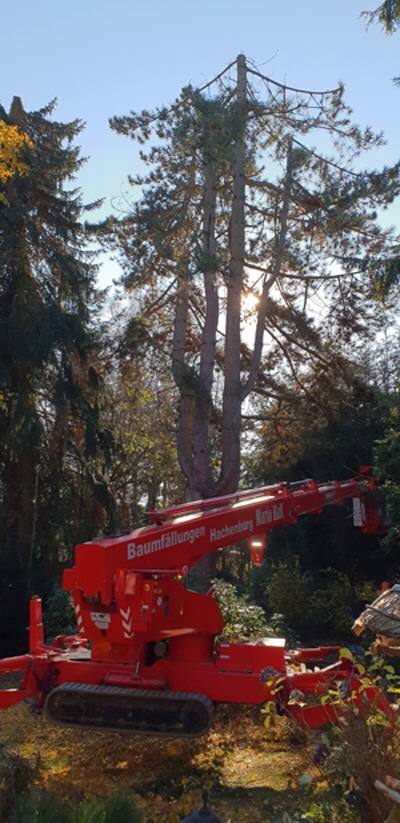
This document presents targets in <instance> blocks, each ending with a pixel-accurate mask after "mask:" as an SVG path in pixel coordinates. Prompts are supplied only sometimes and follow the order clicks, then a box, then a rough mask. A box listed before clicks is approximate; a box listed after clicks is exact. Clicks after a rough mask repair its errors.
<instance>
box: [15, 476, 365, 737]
mask: <svg viewBox="0 0 400 823" xmlns="http://www.w3.org/2000/svg"><path fill="white" fill-rule="evenodd" d="M351 500H353V501H356V503H357V505H356V510H355V514H356V525H358V526H360V527H361V528H362V529H363V530H364V531H367V532H369V533H377V531H378V529H379V512H378V506H377V503H376V498H375V483H374V480H373V479H372V478H370V477H368V476H367V475H365V477H360V478H359V479H356V480H349V481H344V482H331V483H324V484H322V485H317V484H316V483H315V482H314V481H312V480H306V481H302V482H301V483H298V484H292V485H288V484H286V483H281V484H278V485H275V486H265V487H262V488H259V489H256V490H251V491H245V492H239V493H238V494H234V495H229V496H225V497H220V498H212V499H209V500H204V501H197V502H194V503H187V504H183V505H182V506H175V507H172V508H168V509H164V510H161V511H154V512H151V513H150V525H148V526H146V527H145V528H141V529H137V530H135V531H132V532H131V533H129V534H126V535H123V536H120V537H114V538H112V537H110V538H106V539H102V540H96V541H92V542H89V543H84V544H82V545H79V546H77V547H76V550H75V565H74V566H73V568H72V569H68V570H66V571H65V572H64V578H63V588H64V589H67V590H68V591H71V593H72V597H73V601H74V607H75V612H76V617H77V623H78V634H77V635H75V636H73V637H59V638H56V640H55V641H54V642H53V644H52V646H46V645H45V644H44V642H43V627H42V622H41V609H40V601H39V600H38V599H37V598H34V599H33V600H32V603H31V627H30V652H29V654H27V655H23V656H22V657H19V658H9V659H8V660H3V661H0V673H6V672H7V673H10V672H17V671H21V672H22V680H21V683H20V686H19V688H18V689H14V690H3V691H1V690H0V708H7V707H8V706H11V705H13V704H14V703H16V702H18V701H19V700H23V699H25V698H27V697H34V698H35V701H36V708H38V709H39V710H40V709H42V708H44V710H45V713H46V715H47V717H48V718H49V719H50V720H53V721H55V722H58V723H62V724H64V725H70V726H79V727H90V728H95V729H109V730H112V729H116V730H118V731H130V732H135V733H139V734H140V733H141V734H151V735H175V736H176V735H178V736H193V735H199V734H203V733H204V732H205V731H206V730H207V728H208V727H209V725H210V722H211V717H212V708H213V703H214V702H234V703H246V704H256V705H261V704H263V703H265V702H266V701H267V700H271V699H273V700H278V698H279V700H278V702H279V705H280V707H281V708H283V710H285V707H286V706H287V705H288V703H289V700H290V704H291V712H292V714H294V715H296V718H297V719H298V721H299V722H301V723H305V724H306V725H318V724H320V723H324V722H328V721H329V720H330V719H332V718H331V715H330V710H329V707H327V706H326V704H325V703H324V704H323V705H322V704H321V706H317V707H315V706H312V707H310V711H308V709H305V708H303V706H301V707H300V706H299V707H298V708H297V713H296V704H295V703H294V702H293V700H292V699H291V695H292V693H293V690H294V689H296V688H297V687H298V686H299V687H301V690H302V693H303V694H309V695H315V694H318V693H319V692H324V691H325V690H326V689H327V688H330V687H331V686H332V683H333V682H337V681H338V680H339V681H340V680H343V679H349V678H350V677H354V673H352V667H351V665H349V661H348V660H347V659H346V660H344V661H343V660H340V659H339V658H338V654H337V652H338V650H337V649H313V650H297V652H292V653H290V654H285V641H284V640H283V639H280V638H258V639H256V640H243V641H238V642H228V641H224V640H223V639H221V635H223V627H224V623H223V619H222V616H221V613H220V610H219V607H218V605H217V602H216V600H215V599H214V598H213V597H212V592H211V591H210V592H209V593H208V595H202V594H199V593H197V592H193V591H190V590H188V589H185V588H184V587H183V586H182V582H181V579H180V578H181V577H182V576H183V575H185V574H186V572H187V571H188V569H189V568H191V567H192V566H193V565H195V564H196V563H197V562H198V561H199V560H200V559H201V558H202V557H203V556H204V555H206V554H207V553H209V552H212V551H214V550H216V549H219V548H222V547H224V546H227V545H230V544H232V543H235V542H237V541H239V540H243V539H247V540H248V541H249V545H250V548H251V550H252V555H253V557H254V558H255V559H256V561H257V562H260V561H261V559H262V550H263V546H264V544H265V536H266V534H267V532H268V531H269V530H270V529H273V528H276V527H277V526H287V525H290V524H293V523H296V521H297V518H298V517H299V516H301V515H303V514H307V513H318V512H321V511H322V510H323V508H324V507H325V506H327V505H332V504H333V505H343V503H344V502H345V501H346V503H347V502H349V503H350V501H351ZM89 646H90V650H89ZM332 654H333V655H334V656H336V660H335V662H334V663H333V664H332V665H330V666H326V667H325V668H322V669H321V668H319V669H318V671H316V670H315V671H314V670H313V669H312V668H311V669H310V668H309V667H310V665H312V664H313V663H318V664H321V662H327V660H328V656H332ZM299 667H300V668H299ZM300 669H301V671H300ZM277 678H278V681H279V683H280V686H279V688H278V689H277V686H276V682H277ZM352 690H353V692H354V689H352ZM277 695H278V696H277ZM307 712H308V713H307Z"/></svg>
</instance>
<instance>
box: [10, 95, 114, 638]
mask: <svg viewBox="0 0 400 823" xmlns="http://www.w3.org/2000/svg"><path fill="white" fill-rule="evenodd" d="M53 109H54V104H53V103H52V104H50V105H49V106H47V107H45V108H43V109H41V110H40V111H37V112H31V113H27V112H25V111H24V108H23V105H22V102H21V100H20V99H19V98H17V97H16V98H14V100H13V103H12V106H11V109H10V112H9V113H7V112H6V111H5V110H4V109H3V108H0V123H2V124H3V129H4V128H12V127H15V128H18V129H19V131H20V132H21V133H23V134H24V135H26V136H27V140H28V141H29V142H26V144H25V145H24V147H22V149H21V152H20V159H21V161H23V164H24V173H23V174H20V173H18V169H17V170H16V173H15V174H14V175H12V176H9V177H8V178H7V179H6V180H3V181H1V182H0V193H1V194H2V195H3V196H4V199H3V201H2V202H1V203H0V533H1V549H0V581H1V582H0V604H1V606H0V617H1V620H0V624H1V626H2V627H3V626H4V625H5V621H4V616H5V615H7V617H8V618H9V616H10V615H12V617H13V621H12V622H13V628H14V632H15V634H14V636H11V635H10V633H9V619H8V620H7V622H6V625H8V638H7V640H8V641H9V643H10V646H11V647H12V648H13V651H14V652H15V649H16V643H17V644H21V646H22V648H24V647H25V643H26V638H25V626H26V623H27V615H26V608H27V603H28V597H29V595H30V593H31V592H32V591H33V590H34V591H38V588H39V590H40V582H41V579H42V578H48V577H49V576H53V577H55V576H57V574H58V573H59V569H60V563H61V561H62V560H65V558H66V556H67V555H69V553H70V551H71V548H72V545H71V539H72V541H73V542H76V539H77V538H78V537H79V536H82V538H83V537H87V533H88V523H90V524H91V529H92V532H93V531H95V532H96V531H97V530H98V529H99V528H101V527H102V526H103V524H104V520H105V519H106V516H105V512H104V509H103V513H102V514H101V516H100V520H99V521H98V522H97V524H95V520H96V518H95V513H94V511H93V508H97V509H98V510H100V508H101V507H100V505H97V504H96V485H97V484H98V482H99V481H98V479H97V477H96V470H97V471H98V470H99V469H98V467H99V464H97V466H96V461H97V460H98V458H99V455H102V461H103V463H104V460H105V459H106V456H108V455H109V454H110V438H109V436H108V434H107V432H106V431H103V430H102V429H101V427H100V425H99V400H98V396H99V386H100V376H99V372H98V369H97V361H96V358H97V352H98V350H99V342H98V338H97V334H96V333H95V331H94V325H92V320H91V318H90V312H93V311H94V310H95V309H96V305H97V303H98V298H97V295H96V290H95V275H96V266H95V264H94V260H93V256H92V253H91V252H89V251H88V250H87V238H86V233H85V226H84V224H83V222H82V218H83V214H84V212H85V207H84V205H83V203H82V201H81V196H80V194H79V192H78V191H77V190H75V189H73V188H72V189H69V188H68V186H69V185H70V183H71V181H72V180H73V178H74V175H75V174H76V172H77V171H78V169H79V168H80V167H81V164H82V162H83V160H82V158H80V155H79V149H78V148H77V147H76V146H75V145H74V141H75V139H76V137H77V136H78V135H79V133H80V131H81V129H82V127H83V124H82V123H80V122H79V121H74V122H72V123H66V124H64V123H60V122H57V121H55V120H53V119H51V115H52V112H53ZM100 465H101V463H100ZM99 513H100V512H99ZM85 519H86V520H87V523H86V524H85V525H83V521H84V520H85ZM76 524H80V528H81V534H79V526H78V528H76ZM94 524H95V526H94ZM93 526H94V528H93ZM3 631H4V629H2V630H1V635H2V634H3ZM1 640H2V642H4V641H5V638H4V637H3V636H1Z"/></svg>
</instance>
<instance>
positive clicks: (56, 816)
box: [2, 789, 141, 823]
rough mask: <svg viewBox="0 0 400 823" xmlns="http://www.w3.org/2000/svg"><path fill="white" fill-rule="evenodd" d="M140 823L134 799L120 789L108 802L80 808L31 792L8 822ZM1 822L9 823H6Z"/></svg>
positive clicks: (93, 802)
mask: <svg viewBox="0 0 400 823" xmlns="http://www.w3.org/2000/svg"><path fill="white" fill-rule="evenodd" d="M34 820H37V821H40V823H140V821H141V815H140V812H139V811H138V808H137V805H136V801H135V798H134V796H133V795H132V794H131V793H130V792H128V791H127V790H124V789H120V790H118V791H117V792H116V793H115V794H114V795H112V796H111V797H110V798H109V799H108V800H105V801H104V800H97V799H92V800H82V801H81V803H80V804H79V806H78V807H77V808H75V807H74V806H72V805H71V804H70V803H67V802H66V801H64V800H61V799H59V798H58V797H56V796H55V795H53V794H50V793H49V792H45V791H36V792H32V793H31V794H29V795H27V796H26V795H25V796H23V797H22V798H20V799H19V801H18V811H17V815H16V816H14V817H9V818H8V821H9V823H14V821H15V823H17V821H18V823H32V821H34ZM8 821H7V823H8ZM2 823H6V822H5V820H4V822H3V821H2Z"/></svg>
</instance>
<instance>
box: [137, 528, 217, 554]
mask: <svg viewBox="0 0 400 823" xmlns="http://www.w3.org/2000/svg"><path fill="white" fill-rule="evenodd" d="M205 533H206V530H205V526H199V527H198V528H197V529H186V530H185V531H177V530H174V531H172V532H163V534H160V537H157V538H156V539H155V540H149V541H148V542H147V543H133V542H132V543H128V546H127V552H128V560H134V558H135V557H143V555H145V554H153V552H160V551H162V550H163V549H170V548H171V547H173V546H179V545H180V544H181V543H194V542H195V540H198V539H199V537H204V536H205Z"/></svg>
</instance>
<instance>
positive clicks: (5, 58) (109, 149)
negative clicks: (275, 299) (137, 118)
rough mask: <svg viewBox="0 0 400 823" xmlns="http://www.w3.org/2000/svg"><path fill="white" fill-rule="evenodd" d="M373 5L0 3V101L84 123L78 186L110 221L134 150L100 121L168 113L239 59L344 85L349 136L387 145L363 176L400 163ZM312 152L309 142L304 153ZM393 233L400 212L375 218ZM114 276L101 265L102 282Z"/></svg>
mask: <svg viewBox="0 0 400 823" xmlns="http://www.w3.org/2000/svg"><path fill="white" fill-rule="evenodd" d="M378 3H379V0H334V2H332V0H329V2H328V0H68V2H66V0H0V20H1V33H2V37H1V43H2V45H1V50H0V78H1V87H0V102H1V104H2V105H3V106H4V108H5V109H6V110H8V109H9V107H10V105H11V101H12V98H13V96H14V95H18V96H19V97H21V98H22V101H23V104H24V107H25V109H26V110H27V111H34V110H37V109H39V108H41V107H42V106H44V105H46V104H47V103H48V102H49V101H50V100H53V99H54V98H57V101H58V103H57V108H56V109H55V111H54V113H53V117H54V118H56V119H58V120H61V121H64V122H66V121H70V120H75V119H76V118H80V119H81V120H83V121H84V122H85V123H86V127H85V130H84V131H83V132H82V134H81V135H80V136H79V144H80V146H81V148H82V154H83V156H85V157H87V158H88V160H87V163H86V164H85V166H84V167H83V168H82V170H81V172H80V174H79V177H78V179H77V184H78V185H79V186H80V188H81V189H82V195H83V199H84V201H85V202H92V201H94V200H97V199H98V198H104V203H103V206H102V208H101V210H99V211H98V212H96V213H92V215H91V218H93V217H98V218H100V217H105V216H106V215H107V214H110V213H112V211H113V203H114V204H115V203H116V202H117V200H118V198H119V196H120V193H121V192H122V191H124V190H126V189H127V184H126V181H127V176H128V174H132V173H136V172H137V171H138V170H139V169H140V165H139V160H138V148H137V146H136V144H135V143H134V142H132V141H131V140H130V139H129V138H127V137H123V136H120V135H117V134H116V133H114V132H112V131H111V129H110V127H109V123H108V120H109V118H110V117H112V116H114V115H126V114H128V113H129V112H130V111H139V110H141V109H142V108H146V109H153V108H155V107H156V106H160V105H164V104H165V105H168V104H169V103H171V102H172V101H173V100H174V98H175V97H176V96H177V95H178V94H179V92H180V90H181V88H182V87H183V86H185V85H187V84H188V83H189V82H190V83H192V85H194V86H202V85H203V84H205V83H206V82H208V81H210V80H212V78H213V77H214V76H215V75H217V74H219V72H220V71H222V70H223V69H224V68H225V66H227V65H228V64H229V63H230V62H232V60H234V59H235V58H236V56H237V55H238V54H239V53H244V54H245V55H246V57H247V58H248V60H250V61H252V62H253V63H254V64H256V66H257V67H258V68H259V69H260V71H261V72H262V73H263V74H266V75H268V76H269V77H272V78H273V79H274V80H276V81H278V82H283V83H286V84H287V85H291V86H297V87H298V86H300V87H301V88H312V89H317V90H323V89H332V88H335V86H336V85H337V82H338V81H339V80H340V81H343V82H344V84H345V88H346V94H345V100H346V102H347V103H348V104H349V105H350V106H351V108H352V109H353V119H354V121H355V122H356V123H357V124H359V125H360V126H366V125H370V126H371V127H372V128H373V129H374V130H375V131H377V132H380V131H383V132H384V133H385V136H386V140H387V144H386V145H385V146H384V147H382V148H380V149H374V150H373V151H372V152H369V153H368V155H366V156H365V161H364V166H365V168H379V167H381V166H383V165H385V164H390V163H394V162H396V161H397V160H398V159H399V158H400V141H399V133H400V129H399V125H400V122H399V121H400V117H399V113H400V88H397V87H396V86H395V85H394V84H393V82H392V78H393V77H395V76H396V75H400V31H399V33H398V34H394V35H392V36H387V35H385V33H384V32H383V30H382V28H381V27H380V26H379V25H372V26H369V27H367V24H366V20H365V19H362V18H361V17H360V14H361V12H362V11H364V10H372V9H374V8H375V7H376V5H378ZM315 145H316V147H317V143H315ZM397 218H398V225H399V229H400V204H396V205H395V206H393V207H392V208H391V209H390V212H389V214H388V215H387V216H385V217H384V218H383V220H384V222H386V223H388V222H389V223H395V222H396V223H397ZM116 275H117V271H116V268H115V264H112V263H110V262H109V261H108V260H106V261H105V262H104V264H103V268H102V283H106V282H109V281H110V280H111V278H112V277H115V276H116Z"/></svg>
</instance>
